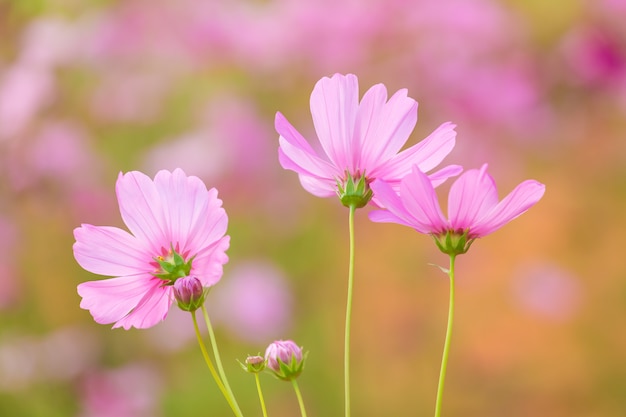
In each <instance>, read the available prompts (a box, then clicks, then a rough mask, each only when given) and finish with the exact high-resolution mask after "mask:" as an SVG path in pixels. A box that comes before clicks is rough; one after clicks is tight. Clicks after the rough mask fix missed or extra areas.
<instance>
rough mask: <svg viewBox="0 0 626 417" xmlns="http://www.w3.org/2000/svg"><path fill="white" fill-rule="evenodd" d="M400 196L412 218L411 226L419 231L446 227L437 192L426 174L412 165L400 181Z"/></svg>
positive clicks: (437, 231) (424, 231) (446, 223)
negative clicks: (408, 172) (413, 223)
mask: <svg viewBox="0 0 626 417" xmlns="http://www.w3.org/2000/svg"><path fill="white" fill-rule="evenodd" d="M400 198H401V199H402V202H403V203H404V207H405V208H406V210H407V211H408V212H409V213H411V215H412V216H413V218H414V221H415V225H414V226H413V227H414V228H415V229H416V230H417V231H419V232H421V233H440V232H443V231H445V230H446V229H448V227H449V226H448V221H447V220H446V218H445V217H444V215H443V213H442V212H441V208H440V206H439V201H438V199H437V194H436V193H435V189H434V188H433V185H432V183H431V182H430V179H429V178H428V175H426V174H424V173H423V172H422V171H420V170H419V168H417V166H414V167H413V171H412V172H411V173H410V174H409V175H407V176H406V177H404V178H403V179H402V182H401V183H400Z"/></svg>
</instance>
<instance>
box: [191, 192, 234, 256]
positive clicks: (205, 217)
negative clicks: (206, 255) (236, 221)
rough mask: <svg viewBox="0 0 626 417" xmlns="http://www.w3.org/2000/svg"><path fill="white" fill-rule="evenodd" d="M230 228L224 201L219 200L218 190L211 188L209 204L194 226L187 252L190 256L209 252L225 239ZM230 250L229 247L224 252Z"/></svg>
mask: <svg viewBox="0 0 626 417" xmlns="http://www.w3.org/2000/svg"><path fill="white" fill-rule="evenodd" d="M227 228H228V216H227V215H226V211H225V210H224V209H223V208H222V200H220V199H219V198H217V190H216V189H215V188H211V189H210V190H209V191H208V204H207V206H206V207H205V209H204V210H203V212H202V213H201V214H200V217H199V218H198V221H197V222H196V223H195V224H193V225H192V229H193V230H192V231H190V232H189V236H190V237H189V238H188V240H187V242H188V244H187V248H186V249H187V250H189V251H190V256H193V255H194V254H201V253H203V252H204V251H205V250H209V249H210V248H212V246H213V245H215V243H216V242H218V241H220V240H222V239H224V234H226V229H227ZM226 249H228V245H226V247H225V248H224V250H226Z"/></svg>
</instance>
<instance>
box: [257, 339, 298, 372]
mask: <svg viewBox="0 0 626 417" xmlns="http://www.w3.org/2000/svg"><path fill="white" fill-rule="evenodd" d="M304 359H305V358H304V355H303V354H302V348H301V347H300V346H298V345H296V344H295V343H294V342H293V341H291V340H278V341H276V342H274V343H272V344H270V345H269V346H268V347H267V349H266V350H265V360H266V361H267V367H268V368H269V369H270V370H271V371H272V372H273V373H274V375H276V377H278V378H280V379H283V380H285V381H289V380H292V379H294V378H296V377H297V376H298V375H300V372H302V368H303V367H304Z"/></svg>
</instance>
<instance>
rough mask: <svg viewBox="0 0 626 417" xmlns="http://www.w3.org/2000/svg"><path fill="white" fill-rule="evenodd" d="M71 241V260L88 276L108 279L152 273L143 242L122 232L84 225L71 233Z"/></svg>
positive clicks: (115, 229)
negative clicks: (110, 277)
mask: <svg viewBox="0 0 626 417" xmlns="http://www.w3.org/2000/svg"><path fill="white" fill-rule="evenodd" d="M74 238H75V239H76V242H75V243H74V246H73V249H74V257H75V258H76V261H77V262H78V264H79V265H80V266H82V267H83V268H84V269H86V270H87V271H89V272H92V273H94V274H99V275H107V276H125V275H135V274H138V273H142V272H151V271H150V268H151V267H150V261H151V258H150V255H149V252H148V254H146V252H147V250H146V249H147V248H146V247H145V245H144V244H143V242H140V241H139V240H137V238H136V237H134V236H132V235H131V234H129V233H128V232H126V231H124V230H122V229H118V228H117V227H104V226H92V225H90V224H83V225H82V226H81V227H77V228H76V229H74Z"/></svg>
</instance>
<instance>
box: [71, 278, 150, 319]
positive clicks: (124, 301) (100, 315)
mask: <svg viewBox="0 0 626 417" xmlns="http://www.w3.org/2000/svg"><path fill="white" fill-rule="evenodd" d="M161 283H162V281H161V280H159V279H157V278H155V277H153V276H152V275H150V274H143V275H136V276H126V277H119V278H111V279H105V280H101V281H89V282H84V283H82V284H79V285H78V294H79V295H80V296H81V297H82V298H83V299H82V301H81V302H80V307H81V308H83V309H85V310H89V312H90V313H91V315H92V316H93V318H94V320H95V321H96V322H97V323H100V324H109V323H115V322H117V321H119V320H121V319H123V318H124V317H125V316H126V315H127V314H129V313H130V312H131V311H133V309H135V308H136V307H137V305H138V303H139V302H140V301H141V300H142V299H143V298H144V296H145V295H146V294H147V293H148V292H149V291H150V290H151V289H152V288H153V287H156V286H160V285H161Z"/></svg>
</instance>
